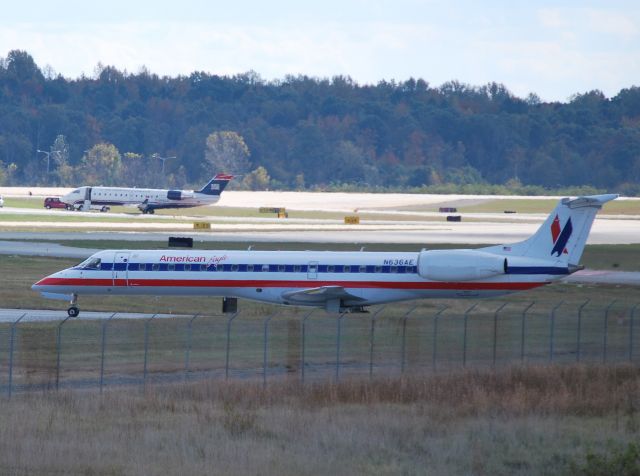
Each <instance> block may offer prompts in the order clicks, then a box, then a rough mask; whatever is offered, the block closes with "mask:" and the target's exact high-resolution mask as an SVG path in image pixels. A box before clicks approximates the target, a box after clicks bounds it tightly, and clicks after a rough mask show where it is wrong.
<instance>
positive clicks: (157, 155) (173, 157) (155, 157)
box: [151, 153, 177, 180]
mask: <svg viewBox="0 0 640 476" xmlns="http://www.w3.org/2000/svg"><path fill="white" fill-rule="evenodd" d="M151 157H153V158H154V159H158V160H162V178H163V180H164V179H165V176H164V163H165V162H166V161H167V160H169V159H175V158H177V157H176V156H175V155H174V156H172V157H161V156H160V154H158V153H155V154H153V155H152V156H151Z"/></svg>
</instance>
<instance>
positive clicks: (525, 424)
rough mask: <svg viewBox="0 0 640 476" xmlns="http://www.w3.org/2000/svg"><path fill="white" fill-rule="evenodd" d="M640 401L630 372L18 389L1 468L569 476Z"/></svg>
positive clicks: (4, 419)
mask: <svg viewBox="0 0 640 476" xmlns="http://www.w3.org/2000/svg"><path fill="white" fill-rule="evenodd" d="M639 395H640V370H638V369H637V368H634V367H628V366H621V367H536V368H518V369H515V368H514V369H509V370H505V371H501V372H498V373H494V372H466V373H456V374H450V375H432V376H422V377H414V378H411V379H390V380H376V381H373V382H368V381H360V380H352V381H347V382H344V383H339V384H336V383H322V384H314V385H308V386H301V385H299V384H298V383H296V382H293V381H287V380H282V381H272V382H270V384H269V386H268V388H267V389H266V390H263V389H262V386H261V385H259V384H258V383H254V382H233V383H220V382H216V381H212V382H206V383H197V384H189V385H176V386H170V387H155V388H150V389H148V391H147V393H146V394H141V393H140V392H136V391H129V390H125V391H122V390H119V391H110V392H107V393H105V394H104V395H99V394H97V393H93V392H87V393H83V392H73V393H67V392H63V393H60V394H45V395H19V396H17V397H14V399H13V400H12V401H11V402H9V403H5V404H3V405H2V406H1V407H0V472H1V473H2V474H398V473H402V474H425V473H428V474H562V473H569V472H570V471H571V468H575V463H581V462H582V461H583V460H584V455H585V454H586V452H587V451H589V450H600V449H602V448H604V446H603V445H604V443H605V442H609V445H611V444H614V445H616V444H617V445H624V444H626V443H627V442H629V441H633V440H637V439H638V437H639V433H638V429H639V427H640V425H639V421H640V420H639V418H638V414H637V412H638V408H639V405H640V401H639ZM572 463H574V466H572Z"/></svg>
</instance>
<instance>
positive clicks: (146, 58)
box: [0, 0, 640, 101]
mask: <svg viewBox="0 0 640 476" xmlns="http://www.w3.org/2000/svg"><path fill="white" fill-rule="evenodd" d="M12 49H21V50H26V51H28V52H29V53H30V54H31V55H32V56H33V57H34V58H35V60H36V62H37V63H38V65H39V66H40V67H44V66H45V65H50V66H51V67H52V68H53V70H55V71H56V72H57V73H61V74H62V75H64V76H66V77H78V76H80V75H81V74H83V73H84V74H85V75H87V76H92V75H93V74H94V70H95V66H96V65H97V63H98V62H101V63H103V64H105V65H113V66H115V67H117V68H118V69H121V70H124V69H126V70H127V71H129V72H137V71H139V70H140V68H141V67H142V66H146V67H147V69H149V70H150V71H151V72H154V73H157V74H160V75H171V76H176V75H178V74H183V75H187V74H189V73H191V72H193V71H196V70H197V71H207V72H210V73H214V74H235V73H242V72H246V71H249V70H254V71H256V72H257V73H258V74H260V76H262V77H263V78H265V79H276V78H283V77H284V76H285V75H287V74H294V75H297V74H305V75H310V76H316V77H331V76H335V75H348V76H351V77H352V78H353V79H354V80H356V81H357V82H359V83H377V82H378V81H380V80H382V79H386V80H391V79H395V80H400V81H402V80H405V79H408V78H410V77H414V78H419V77H420V78H423V79H425V80H426V81H428V82H429V83H430V84H431V85H432V86H439V85H440V84H442V83H443V82H446V81H450V80H454V79H455V80H458V81H462V82H465V83H469V84H472V85H482V84H486V83H488V82H490V81H496V82H501V83H504V84H505V85H506V86H507V87H508V88H509V90H511V91H512V92H513V93H514V94H516V95H518V96H520V97H524V96H526V95H527V94H529V93H530V92H535V93H537V94H538V95H539V96H540V97H541V98H542V99H543V100H547V101H549V100H556V101H566V100H567V99H568V98H569V96H571V95H572V94H574V93H583V92H586V91H590V90H592V89H600V90H602V91H603V92H604V93H605V94H606V95H607V96H609V97H610V96H614V95H616V94H617V93H618V91H619V90H620V89H622V88H625V87H629V86H632V85H640V1H638V0H609V1H589V0H583V1H573V0H565V1H562V0H558V1H548V0H539V1H520V0H512V1H484V2H482V1H472V0H468V1H453V0H452V1H446V0H442V1H441V0H423V1H418V0H390V1H386V0H380V1H364V0H322V1H316V2H311V1H304V0H297V1H296V0H292V1H286V0H271V1H268V2H267V1H241V0H237V1H233V0H226V1H224V2H219V1H214V0H210V1H206V0H182V1H176V0H172V1H165V0H153V1H147V0H143V1H136V0H128V1H124V0H109V1H106V2H100V3H99V4H94V3H93V2H90V1H87V0H57V1H51V0H47V1H28V0H25V1H22V2H20V1H12V2H6V3H5V4H4V5H3V6H2V13H1V15H0V56H2V57H4V56H6V55H7V53H8V52H9V51H10V50H12Z"/></svg>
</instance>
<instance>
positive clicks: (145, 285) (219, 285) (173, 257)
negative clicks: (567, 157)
mask: <svg viewBox="0 0 640 476" xmlns="http://www.w3.org/2000/svg"><path fill="white" fill-rule="evenodd" d="M616 197H617V195H594V196H587V197H579V198H575V199H573V200H572V199H569V198H563V199H562V200H561V201H560V202H559V203H558V205H557V206H556V208H555V209H554V210H553V212H551V214H550V215H549V217H548V218H547V219H546V221H545V222H544V223H543V224H542V226H541V227H540V228H539V229H538V231H537V232H536V233H535V234H534V235H533V236H531V237H530V238H529V239H527V240H525V241H522V242H519V243H515V244H511V245H499V246H490V247H487V248H479V249H460V250H424V249H423V250H422V251H419V252H413V253H396V252H384V253H378V252H331V251H325V252H316V251H297V252H294V251H194V250H189V251H158V250H154V251H137V250H115V251H114V250H110V251H100V252H98V253H96V254H94V255H93V256H91V257H90V258H88V259H87V260H86V261H84V262H82V263H80V264H79V265H78V266H74V267H73V268H69V269H65V270H63V271H60V272H58V273H55V274H52V275H51V276H47V277H46V278H43V279H41V280H40V281H38V282H37V283H35V284H34V285H33V289H34V290H36V291H42V292H43V295H44V296H45V297H51V298H58V299H69V300H70V302H71V305H70V307H69V309H68V311H67V312H68V313H69V315H70V316H72V317H74V316H77V315H78V313H79V309H78V307H77V303H76V300H77V297H78V296H79V295H82V294H124V295H131V296H133V295H143V294H148V295H208V296H223V297H228V298H238V297H240V298H246V299H253V300H256V301H264V302H269V303H275V304H283V305H295V306H314V307H322V308H324V309H326V310H327V311H328V312H360V311H364V309H365V306H368V305H372V304H382V303H388V302H394V301H402V300H407V299H422V298H460V297H463V298H466V297H490V296H498V295H501V294H508V293H513V292H517V291H524V290H527V289H533V288H536V287H538V286H542V285H545V284H548V283H550V282H552V281H554V280H556V279H559V278H561V277H563V276H566V275H568V274H571V273H573V272H574V271H577V270H578V269H580V266H579V265H578V263H579V262H580V257H581V256H582V251H583V250H584V246H585V243H586V241H587V237H588V235H589V231H590V230H591V225H592V223H593V220H594V218H595V215H596V213H597V211H598V210H599V209H600V208H602V205H603V204H604V203H606V202H608V201H610V200H613V199H615V198H616Z"/></svg>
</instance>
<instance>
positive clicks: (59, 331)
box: [56, 316, 71, 390]
mask: <svg viewBox="0 0 640 476" xmlns="http://www.w3.org/2000/svg"><path fill="white" fill-rule="evenodd" d="M70 318H71V316H67V317H65V318H64V319H63V320H62V322H61V323H60V324H58V329H57V332H56V390H59V389H60V354H61V353H62V326H63V325H64V324H65V322H67V321H68V320H69V319H70Z"/></svg>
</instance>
